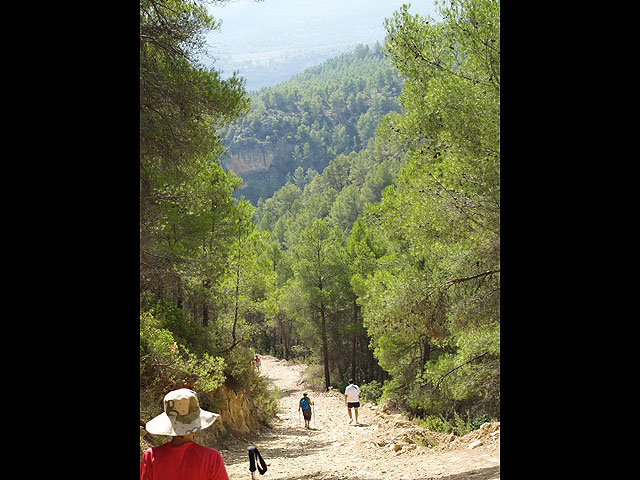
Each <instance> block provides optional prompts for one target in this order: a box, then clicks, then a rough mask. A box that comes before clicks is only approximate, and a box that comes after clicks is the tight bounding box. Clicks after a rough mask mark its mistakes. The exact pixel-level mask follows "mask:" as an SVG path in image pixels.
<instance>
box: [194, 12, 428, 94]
mask: <svg viewBox="0 0 640 480" xmlns="http://www.w3.org/2000/svg"><path fill="white" fill-rule="evenodd" d="M404 3H407V4H410V5H411V7H410V8H409V11H410V12H411V13H414V14H416V13H417V14H419V15H422V16H431V17H432V18H434V19H436V20H437V19H438V16H437V14H436V11H435V6H434V0H414V1H407V0H404V1H402V0H264V1H262V2H255V1H253V0H235V1H234V0H232V1H229V2H226V3H223V4H222V5H216V4H214V5H209V6H208V9H209V12H210V13H211V14H212V15H213V17H214V18H216V19H217V20H221V21H222V24H221V26H220V28H219V29H218V30H216V31H213V32H211V33H210V34H209V35H208V36H207V44H208V46H209V52H210V58H208V59H204V60H203V61H204V63H205V65H208V66H213V67H214V68H215V69H216V70H220V71H222V74H223V77H228V76H229V75H231V73H232V72H233V71H237V72H238V74H239V75H240V76H242V77H244V78H245V79H246V80H247V84H246V88H247V90H257V89H259V88H261V87H264V86H270V85H275V84H277V83H279V82H281V81H284V80H286V79H287V78H290V77H292V76H293V75H295V74H297V73H300V72H301V71H303V70H304V69H306V68H309V67H311V66H313V65H317V64H319V63H322V62H323V61H325V60H326V59H328V58H331V57H334V56H336V55H340V54H342V53H345V52H347V51H351V50H352V49H353V47H354V46H355V45H357V44H358V43H363V44H367V45H373V44H374V43H375V42H376V41H378V42H380V44H384V38H385V35H386V31H385V29H384V19H385V18H390V17H391V16H392V15H393V12H394V11H395V10H397V9H398V8H400V7H401V6H402V4H404Z"/></svg>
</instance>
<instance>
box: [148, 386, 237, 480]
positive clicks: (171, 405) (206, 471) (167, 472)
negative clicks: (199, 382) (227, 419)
mask: <svg viewBox="0 0 640 480" xmlns="http://www.w3.org/2000/svg"><path fill="white" fill-rule="evenodd" d="M218 418H220V415H218V414H217V413H212V412H207V411H206V410H203V409H201V408H200V402H199V401H198V395H197V393H196V392H194V391H193V390H189V389H188V388H180V389H178V390H173V391H171V392H169V393H167V394H166V395H165V397H164V413H161V414H160V415H158V416H157V417H155V418H152V419H151V420H149V421H148V422H147V423H146V425H145V430H146V431H147V432H149V433H151V434H153V435H168V436H171V437H173V438H172V440H171V441H170V442H167V443H165V444H163V445H160V446H158V447H151V448H148V449H147V450H145V452H144V453H143V454H142V461H141V462H140V480H175V479H180V480H229V476H228V475H227V469H226V467H225V466H224V461H223V460H222V455H220V452H218V451H217V450H216V449H215V448H211V447H205V446H203V445H199V444H197V443H195V442H194V441H193V436H194V434H195V432H197V431H199V430H203V429H205V428H208V427H210V426H211V425H213V424H214V423H215V422H216V420H218Z"/></svg>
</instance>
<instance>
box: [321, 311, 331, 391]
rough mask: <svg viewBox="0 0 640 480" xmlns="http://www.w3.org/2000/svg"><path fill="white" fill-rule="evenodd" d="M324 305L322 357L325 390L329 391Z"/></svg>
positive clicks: (322, 316)
mask: <svg viewBox="0 0 640 480" xmlns="http://www.w3.org/2000/svg"><path fill="white" fill-rule="evenodd" d="M324 308H325V307H324V304H321V305H320V318H321V320H322V355H323V356H324V385H325V390H326V391H328V390H329V386H330V385H331V381H330V379H329V348H328V345H327V322H326V319H325V311H324Z"/></svg>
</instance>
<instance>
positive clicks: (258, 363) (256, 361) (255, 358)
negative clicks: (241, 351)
mask: <svg viewBox="0 0 640 480" xmlns="http://www.w3.org/2000/svg"><path fill="white" fill-rule="evenodd" d="M253 362H254V363H255V365H256V370H258V373H260V357H258V354H257V353H256V355H255V357H253Z"/></svg>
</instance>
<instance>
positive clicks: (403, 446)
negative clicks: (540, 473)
mask: <svg viewBox="0 0 640 480" xmlns="http://www.w3.org/2000/svg"><path fill="white" fill-rule="evenodd" d="M303 370H304V366H303V365H300V364H297V363H293V362H287V361H284V360H278V359H276V358H274V357H270V356H264V357H262V375H264V376H265V377H266V378H267V379H268V380H269V381H270V382H271V384H272V385H274V386H278V387H279V388H280V394H281V400H280V405H281V409H282V413H281V414H280V415H279V417H278V419H276V420H275V421H274V423H273V426H272V428H270V429H268V428H265V429H261V431H259V432H254V434H253V435H252V436H251V438H247V439H244V440H241V441H238V440H234V441H230V442H228V444H226V445H224V447H222V448H219V450H220V453H221V454H222V457H223V459H224V461H225V464H226V466H227V472H228V473H229V478H230V480H241V479H250V478H251V473H250V472H249V461H248V456H247V449H246V447H247V445H250V444H254V445H255V446H256V447H257V448H258V450H259V451H260V454H261V455H262V457H263V458H264V460H265V461H266V463H267V465H268V470H267V472H266V473H265V474H264V475H260V474H259V472H258V471H256V472H255V478H256V479H257V478H264V480H269V479H271V480H320V479H340V480H382V479H389V480H434V479H438V480H463V479H473V480H499V479H500V423H485V424H484V425H482V427H481V428H480V429H479V430H476V431H474V432H471V433H470V434H468V435H465V436H464V437H456V436H454V435H452V434H443V433H437V432H433V431H431V430H426V429H424V428H421V427H418V426H417V425H415V424H413V423H411V422H410V421H408V420H406V419H405V418H403V417H402V416H401V415H400V414H399V413H398V412H394V411H392V410H390V409H388V408H385V407H384V406H381V407H378V406H376V405H374V404H372V403H369V402H361V408H360V409H359V416H358V420H359V425H356V424H355V423H353V424H349V416H348V414H347V409H346V407H345V405H344V395H343V394H341V393H340V392H336V391H331V390H330V391H328V392H317V391H313V390H310V389H309V388H308V386H307V385H305V384H304V382H303V377H302V374H303ZM304 390H308V391H309V397H310V398H311V400H312V401H313V402H314V403H315V405H314V407H313V408H314V416H313V417H312V421H311V429H309V430H307V429H305V428H304V420H303V419H302V415H301V414H299V413H298V401H299V399H300V398H301V397H302V392H303V391H304Z"/></svg>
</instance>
